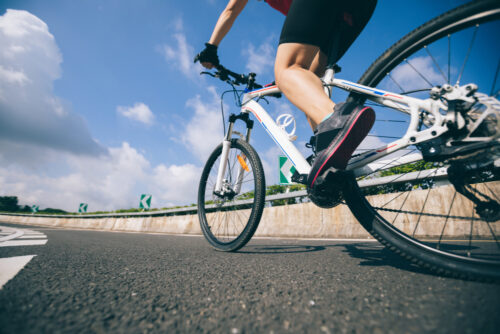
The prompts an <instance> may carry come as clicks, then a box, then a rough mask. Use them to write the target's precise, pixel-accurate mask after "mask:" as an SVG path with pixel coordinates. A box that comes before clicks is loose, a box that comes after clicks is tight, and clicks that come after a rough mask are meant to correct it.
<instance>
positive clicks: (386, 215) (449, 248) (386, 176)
mask: <svg viewBox="0 0 500 334" xmlns="http://www.w3.org/2000/svg"><path fill="white" fill-rule="evenodd" d="M499 18H500V3H499V2H498V1H492V0H483V1H475V2H471V3H468V4H465V5H463V6H460V7H458V8H456V9H453V10H450V11H448V12H446V13H444V14H442V15H441V16H438V17H436V18H434V19H433V20H431V21H429V22H427V23H425V24H423V25H422V26H420V27H418V28H417V29H415V30H414V31H412V32H410V33H409V34H407V35H406V36H405V37H403V38H402V39H401V40H400V41H398V42H397V43H395V44H394V45H393V46H391V47H390V48H389V49H388V50H387V51H385V52H384V53H383V54H382V55H381V56H380V57H379V58H378V59H377V60H375V62H374V63H373V64H372V65H371V66H370V67H369V68H368V70H366V72H365V73H364V74H363V75H362V77H361V79H359V81H358V82H357V83H353V82H349V81H347V80H342V79H338V78H336V77H335V74H336V73H338V72H339V68H338V67H337V66H336V65H332V64H330V65H329V66H328V67H327V70H326V73H325V76H324V77H323V78H322V80H323V83H324V88H325V93H326V94H329V95H330V96H331V92H332V89H333V88H334V87H336V88H340V89H342V90H345V91H347V92H349V97H348V100H349V101H351V102H352V101H355V102H356V103H365V102H366V103H367V104H370V105H371V106H373V107H374V108H376V113H377V122H382V123H381V124H380V125H379V123H377V122H376V126H375V127H374V128H373V129H372V132H371V136H372V137H370V136H369V137H367V139H366V140H365V142H367V143H370V141H372V142H373V141H375V142H376V144H377V145H378V146H376V147H375V148H360V149H359V150H358V151H357V152H355V154H354V155H353V157H352V158H351V160H350V161H349V164H348V167H347V169H346V171H345V172H341V173H340V174H339V173H331V175H332V176H333V179H332V180H333V181H335V182H332V181H329V182H328V183H327V184H329V185H330V186H331V187H332V189H333V190H332V191H331V192H330V193H328V194H329V195H330V196H331V198H330V199H329V200H328V198H327V200H326V201H324V199H323V200H321V199H318V198H314V196H313V195H314V194H309V195H310V197H311V199H312V201H313V202H315V203H316V204H318V205H319V206H321V207H332V206H334V205H336V204H337V203H338V202H339V200H341V199H342V198H343V200H344V201H345V203H346V204H347V205H348V207H349V208H350V210H351V211H352V213H353V215H354V216H355V217H356V218H357V220H358V221H359V222H360V223H361V224H362V225H363V227H364V228H365V229H366V230H367V231H368V232H369V233H370V234H371V235H372V236H373V237H375V238H376V239H377V240H378V241H380V242H381V243H382V244H384V245H386V246H387V247H389V248H390V249H391V250H393V251H395V252H397V253H399V254H401V255H402V256H404V257H405V258H407V259H408V260H409V261H412V262H415V263H417V264H418V265H421V266H425V267H428V268H430V269H431V270H433V271H436V272H438V273H441V274H446V275H451V276H456V277H463V278H481V279H494V280H497V279H500V243H499V240H498V238H497V234H498V233H499V232H498V231H499V230H500V222H499V220H500V204H499V197H498V192H499V191H500V181H499V180H500V145H499V144H500V102H499V101H498V99H497V97H498V95H499V92H498V91H496V92H495V91H494V89H495V87H496V86H495V85H496V80H497V76H498V72H499V67H500V62H498V64H497V66H496V72H494V79H493V86H492V88H491V92H489V94H488V93H486V94H485V93H484V92H485V89H486V87H485V84H484V82H485V79H484V78H483V77H484V76H485V75H486V74H487V70H488V69H485V68H484V67H481V71H476V70H473V71H472V72H471V73H470V80H471V81H468V83H466V84H461V80H462V79H464V78H465V77H464V76H463V75H464V73H466V72H464V70H465V67H466V64H467V62H471V60H470V59H469V57H470V55H471V52H472V50H473V46H474V42H475V40H479V39H480V42H481V43H483V38H484V37H483V36H481V37H478V36H477V35H478V34H477V33H478V30H479V27H481V32H482V31H484V29H486V31H487V32H489V33H488V34H487V35H486V37H489V38H492V43H493V44H489V45H493V46H494V45H497V44H496V41H498V32H499V31H500V29H499V28H500V22H499ZM469 35H472V37H470V43H469V44H468V45H466V50H467V52H466V54H465V60H464V61H463V65H462V66H461V69H460V72H458V80H457V81H456V83H455V84H453V82H452V81H451V77H452V74H453V75H454V76H455V77H456V76H457V75H456V74H457V71H456V70H455V69H454V68H453V67H452V66H451V62H452V49H453V48H452V47H451V43H452V41H455V40H456V39H457V38H458V41H461V38H463V36H469ZM467 38H468V37H467ZM477 43H479V42H477ZM453 50H454V49H453ZM436 51H441V52H444V56H443V57H441V56H435V54H433V53H435V52H436ZM474 54H475V53H474ZM481 55H483V56H482V59H481V62H482V63H483V64H482V65H484V66H486V65H487V64H486V60H487V59H489V58H491V56H489V55H488V54H487V53H482V54H481ZM493 57H498V55H496V56H495V55H494V56H493ZM443 60H444V61H445V62H446V63H447V67H446V68H444V67H443V68H444V70H443V68H442V67H441V66H440V64H439V63H440V62H442V61H443ZM495 60H496V58H495ZM422 62H423V63H425V64H426V65H429V66H428V67H427V70H428V68H429V67H430V68H431V69H432V72H430V73H431V74H432V77H431V78H427V77H426V74H428V73H423V72H424V71H423V70H422V69H421V68H419V66H418V63H422ZM474 64H475V66H476V67H477V66H478V65H477V64H476V63H474ZM424 69H425V67H424ZM491 70H493V69H491ZM408 71H414V73H413V76H412V78H415V77H416V78H418V77H420V78H421V79H422V80H421V81H419V82H418V84H422V83H425V84H426V85H427V86H429V87H424V88H421V87H419V86H417V87H416V88H417V89H405V88H403V87H404V86H407V85H408V83H406V82H400V81H398V80H400V78H403V79H405V78H407V77H405V76H401V73H409V72H408ZM445 71H446V72H447V74H446V73H445ZM479 72H480V73H479ZM203 73H205V74H210V75H212V76H214V77H216V78H219V79H220V80H222V81H224V82H227V83H229V84H230V85H231V87H232V89H231V90H230V91H231V92H233V93H234V94H235V98H236V100H237V103H238V105H239V106H240V107H241V110H240V113H239V114H238V115H236V114H231V115H230V116H229V120H228V123H229V125H228V128H227V131H226V129H224V131H225V137H224V140H223V142H222V143H221V144H220V145H219V146H218V147H217V148H216V149H215V150H214V151H213V153H212V154H211V155H210V157H209V159H208V161H207V163H206V165H205V167H204V169H203V172H202V176H201V180H200V186H199V191H198V216H199V220H200V225H201V229H202V231H203V234H204V236H205V237H206V239H207V240H208V242H209V243H210V244H211V245H212V246H213V247H215V248H216V249H218V250H222V251H236V250H238V249H240V248H241V247H243V246H244V245H245V244H246V243H247V242H248V241H249V240H250V239H251V237H252V236H253V234H254V233H255V231H256V229H257V227H258V224H259V221H260V218H261V216H262V212H263V209H264V202H265V179H264V172H263V168H262V163H261V161H260V158H259V156H258V154H257V152H256V151H255V149H254V148H253V147H252V146H251V145H250V143H249V141H250V135H251V131H252V128H253V125H254V122H253V120H251V119H250V116H249V114H252V115H253V116H255V118H256V119H257V120H258V121H259V123H260V124H261V125H262V126H263V127H264V128H265V129H266V131H267V133H268V134H269V135H270V136H271V138H272V139H273V140H274V141H275V142H276V144H277V145H278V146H279V147H280V148H281V150H282V151H283V152H284V154H285V155H286V156H287V157H288V158H289V159H290V160H291V161H292V163H293V165H294V167H295V169H296V172H295V174H294V176H293V180H294V181H295V182H297V183H304V180H305V179H306V177H307V175H308V173H309V171H310V169H311V164H310V159H309V161H308V160H307V159H306V158H305V157H304V156H303V155H302V154H301V153H300V152H299V150H298V149H297V148H296V147H295V146H294V144H293V143H292V140H293V138H291V137H292V135H293V133H292V134H289V133H288V132H287V131H286V130H285V129H284V127H283V126H280V125H282V124H277V123H276V122H275V121H274V120H273V119H272V118H271V117H270V116H269V114H268V113H267V112H266V111H265V109H264V108H263V107H262V106H261V105H260V104H259V101H260V100H262V99H265V98H266V97H271V96H276V97H278V96H279V95H280V91H279V89H278V88H277V86H276V85H271V86H267V87H262V86H261V85H258V84H257V83H256V82H255V74H254V73H250V74H248V75H242V74H237V73H235V72H232V71H230V70H227V69H226V68H224V67H223V66H218V67H217V69H216V71H215V72H203ZM489 74H490V76H491V72H490V73H489ZM467 75H469V73H468V72H467ZM474 82H477V83H478V84H476V83H474ZM239 85H246V88H245V89H244V91H243V92H241V91H239V90H238V89H237V88H236V87H237V86H239ZM383 87H389V88H391V87H398V88H399V89H400V90H401V92H400V93H393V92H391V91H389V90H386V89H382V88H383ZM223 117H224V116H223ZM287 117H288V116H287ZM384 117H385V118H389V119H387V120H384V119H383V118H384ZM238 120H240V121H243V122H244V123H245V125H246V133H245V134H242V133H239V132H236V131H234V130H233V127H234V124H235V122H236V121H238ZM387 124H391V127H390V128H388V127H387ZM394 124H407V126H405V127H406V128H405V129H404V131H402V133H401V135H398V134H397V133H395V130H394ZM387 131H390V133H387ZM396 132H397V131H396ZM373 138H376V139H375V140H374V139H373ZM387 139H390V140H391V141H390V142H385V141H384V140H387ZM365 142H364V143H365ZM363 145H364V144H363V143H362V146H363ZM338 175H341V177H335V176H338ZM335 185H337V187H340V189H335V188H334V186H335ZM339 194H340V195H339ZM375 194H378V196H376V197H374V196H372V195H375ZM438 203H439V204H438ZM457 203H458V204H457ZM441 204H447V205H446V207H445V208H442V207H441ZM465 213H466V214H465ZM423 226H425V228H426V230H424V229H423ZM450 229H454V231H450ZM450 232H454V234H453V233H450ZM450 235H454V236H453V237H450ZM473 238H475V239H474V241H473Z"/></svg>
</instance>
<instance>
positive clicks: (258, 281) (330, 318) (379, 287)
mask: <svg viewBox="0 0 500 334" xmlns="http://www.w3.org/2000/svg"><path fill="white" fill-rule="evenodd" d="M2 225H5V224H2ZM10 226H12V225H10ZM20 228H25V227H21V226H20ZM31 229H32V230H36V231H40V232H42V233H43V234H45V235H46V236H47V239H48V242H47V243H46V244H45V245H39V246H9V247H0V258H7V257H14V256H22V255H31V254H34V255H37V256H35V257H34V258H33V259H32V260H31V261H30V262H29V263H28V264H27V265H26V267H24V269H22V270H21V271H20V272H19V273H18V274H17V275H16V276H15V277H14V278H13V279H11V280H10V281H9V282H8V283H6V284H5V285H4V286H3V288H2V289H1V290H0V333H76V332H84V333H92V332H94V333H116V332H119V333H122V332H127V333H142V332H144V333H147V332H161V333H174V332H189V333H192V332H214V333H284V332H291V333H303V332H307V333H423V332H427V333H430V332H432V333H498V329H499V328H500V319H499V315H500V286H499V285H495V284H491V283H478V282H470V281H463V280H458V279H451V278H444V277H439V276H436V275H434V274H432V273H429V272H426V271H423V270H421V269H420V268H418V267H415V266H413V265H409V264H407V263H406V262H405V261H404V260H402V259H401V258H399V257H398V256H396V255H393V254H392V253H391V252H390V251H388V250H386V249H384V248H383V247H381V246H380V245H379V244H378V243H376V242H352V241H351V242H341V241H333V240H321V241H314V240H278V239H257V240H253V241H252V242H251V243H250V244H249V245H248V246H247V247H245V248H243V249H242V250H241V251H240V252H238V253H222V252H218V251H215V250H213V249H212V248H211V247H210V246H209V245H208V243H207V242H205V240H204V239H203V238H202V237H189V236H168V235H150V234H131V233H111V232H90V231H73V230H55V229H47V228H31ZM0 269H1V268H0Z"/></svg>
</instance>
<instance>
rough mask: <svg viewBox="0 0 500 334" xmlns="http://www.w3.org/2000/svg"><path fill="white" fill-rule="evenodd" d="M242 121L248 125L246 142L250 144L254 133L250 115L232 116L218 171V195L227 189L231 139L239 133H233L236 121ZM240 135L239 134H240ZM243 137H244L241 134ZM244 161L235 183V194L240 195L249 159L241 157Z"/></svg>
mask: <svg viewBox="0 0 500 334" xmlns="http://www.w3.org/2000/svg"><path fill="white" fill-rule="evenodd" d="M238 119H241V120H242V121H244V122H245V123H246V134H245V137H244V140H245V141H246V142H247V143H248V142H250V135H251V133H252V128H253V121H252V120H251V119H250V118H249V116H248V113H240V114H239V115H235V114H231V115H230V116H229V126H228V129H227V133H226V136H225V138H224V140H223V142H222V154H221V160H220V163H219V170H218V171H217V181H216V183H215V192H216V193H218V194H223V192H224V191H225V190H226V189H223V183H224V175H225V174H226V168H227V161H228V158H229V150H230V149H231V139H232V137H233V133H237V132H236V131H233V128H234V123H235V122H236V120H238ZM238 134H239V133H238ZM239 135H240V136H241V137H243V135H241V134H239ZM240 158H241V159H242V160H243V161H242V162H243V163H242V162H240V163H239V164H238V174H237V176H236V182H235V183H234V189H232V190H233V192H234V194H238V193H239V192H240V190H241V184H242V181H243V177H244V176H245V169H244V165H246V162H247V157H246V156H242V157H240Z"/></svg>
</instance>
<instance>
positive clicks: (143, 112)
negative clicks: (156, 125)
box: [116, 102, 154, 125]
mask: <svg viewBox="0 0 500 334" xmlns="http://www.w3.org/2000/svg"><path fill="white" fill-rule="evenodd" d="M116 111H117V112H118V113H119V114H120V115H122V116H124V117H127V118H129V119H132V120H134V121H138V122H141V123H144V124H146V125H151V124H153V120H154V115H153V113H152V112H151V109H149V107H148V106H147V105H145V104H144V103H142V102H137V103H135V104H134V106H132V107H124V106H118V107H117V108H116Z"/></svg>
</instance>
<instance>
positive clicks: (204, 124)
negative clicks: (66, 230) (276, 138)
mask: <svg viewBox="0 0 500 334" xmlns="http://www.w3.org/2000/svg"><path fill="white" fill-rule="evenodd" d="M465 2H466V1H458V0H455V1H452V0H440V1H435V0H432V1H431V0H420V1H416V0H415V1H397V0H380V1H379V4H378V6H377V8H376V10H375V13H374V15H373V18H372V20H371V21H370V22H369V24H368V26H367V27H366V28H365V30H364V31H363V33H362V34H361V36H360V37H359V38H358V40H357V41H356V42H355V44H354V45H353V46H352V48H351V49H350V50H349V51H348V52H347V54H346V55H345V56H344V58H343V59H342V60H341V61H340V62H339V64H340V65H341V66H342V68H343V71H342V73H341V75H340V76H341V77H342V78H344V79H348V80H353V81H356V80H357V79H358V78H359V77H360V76H361V74H362V73H363V72H364V70H365V69H366V68H367V67H368V66H369V65H370V63H371V62H372V61H373V60H374V59H375V58H376V57H378V56H379V55H380V54H381V53H382V52H383V51H384V50H385V49H387V48H388V47H389V46H390V45H392V44H393V43H394V42H396V41H397V40H398V39H399V38H401V37H402V36H403V35H404V34H406V33H407V32H409V31H410V30H412V29H414V28H415V27H417V26H419V25H420V24H422V23H424V22H426V21H428V20H429V19H431V18H432V17H435V16H437V15H439V14H441V13H442V12H444V11H446V10H448V9H451V8H454V7H456V6H457V5H459V4H462V3H465ZM225 4H226V1H225V0H198V1H173V0H170V1H168V0H165V1H160V0H144V1H132V0H120V1H118V0H114V1H111V0H100V1H94V0H85V1H84V0H74V1H68V0H65V1H63V0H51V1H43V0H31V1H30V0H15V1H10V0H2V1H0V20H3V21H0V38H3V41H4V42H5V43H7V42H8V43H11V44H8V45H11V46H12V47H13V49H12V50H17V49H15V47H16V45H17V47H19V45H21V46H23V45H24V46H26V48H20V49H22V50H24V51H23V52H25V54H26V56H25V57H19V58H16V57H13V56H11V55H10V56H7V55H6V56H4V57H0V66H1V67H0V70H1V69H3V72H2V71H0V89H2V87H3V89H4V93H5V92H9V89H14V88H15V87H14V86H16V85H18V86H22V87H23V90H22V92H23V94H21V93H19V92H20V90H15V91H14V90H13V92H16V93H13V94H11V95H6V96H4V100H3V101H4V102H3V103H4V105H3V106H4V111H3V112H2V111H1V110H0V121H2V120H4V122H5V123H4V124H12V125H11V127H10V129H12V131H11V132H12V133H10V132H9V131H5V132H4V133H5V134H4V135H3V136H2V135H1V134H0V147H2V148H0V195H17V196H19V197H20V199H21V202H23V203H26V204H39V205H41V207H46V206H51V207H59V208H64V209H67V210H70V211H76V210H77V208H78V204H79V203H80V202H86V203H89V204H90V205H89V210H90V211H95V210H103V209H106V210H115V209H119V208H124V207H135V206H137V205H138V198H139V195H140V194H141V193H151V194H153V206H155V207H165V206H168V205H174V204H175V205H178V204H190V203H194V202H195V201H196V199H195V196H196V188H197V183H198V180H199V172H200V170H201V168H202V166H203V164H204V162H205V160H206V158H207V156H208V154H209V153H210V152H211V150H212V149H213V147H215V145H216V144H217V142H219V141H220V137H221V136H222V130H221V121H220V111H219V109H218V106H219V103H220V102H219V100H218V96H220V93H221V92H222V91H223V90H225V88H226V87H225V86H224V84H222V83H220V82H216V81H215V80H211V79H210V78H208V77H200V76H199V75H198V73H199V71H200V70H201V68H200V66H199V65H195V64H193V63H192V61H191V59H192V57H193V56H194V55H195V53H196V52H198V51H199V50H200V49H201V48H202V47H203V43H204V42H206V41H207V40H208V38H209V37H210V33H211V30H212V28H213V26H214V24H215V21H216V19H217V17H218V15H219V13H220V12H221V11H222V9H223V8H224V6H225ZM7 9H13V10H18V11H23V12H14V11H11V12H10V13H11V14H12V15H8V13H7V12H6V10H7ZM14 14H16V15H14ZM283 20H284V16H283V15H282V14H280V13H279V12H277V11H275V10H273V9H272V8H271V7H269V6H267V5H266V4H264V3H262V2H258V1H255V0H250V1H249V3H248V5H247V8H245V10H244V12H243V13H242V15H241V16H240V17H239V18H238V20H237V21H236V23H235V26H234V28H233V30H232V31H231V32H230V34H229V35H228V36H227V38H226V39H225V40H224V41H223V42H222V44H221V46H220V50H219V56H220V59H221V62H222V63H223V64H224V65H225V66H226V67H228V68H231V69H233V70H234V71H238V72H248V71H249V70H252V71H255V72H257V73H258V81H260V82H263V83H266V82H270V81H272V80H273V78H272V65H273V57H274V54H275V51H276V47H277V41H278V37H279V32H280V29H281V25H282V23H283ZM2 22H3V23H2ZM23 27H24V28H26V27H27V28H26V29H27V30H26V33H25V34H23V35H22V36H21V35H20V34H17V35H16V33H15V31H14V30H15V29H24V28H23ZM2 29H3V30H2ZM9 29H14V30H9ZM13 31H14V32H13ZM2 34H3V35H2ZM51 36H52V37H51ZM1 41H2V39H0V42H1ZM4 45H7V44H4ZM18 49H19V48H18ZM9 50H10V49H9ZM26 50H29V51H26ZM13 52H14V51H13ZM16 52H17V51H16ZM5 54H7V52H5ZM2 73H3V74H2ZM30 74H31V76H30ZM2 75H3V76H4V77H3V80H4V81H3V86H2V81H1V80H2ZM38 83H39V84H38ZM1 93H2V91H1V90H0V94H1ZM16 94H20V95H19V96H18V95H16ZM4 95H5V94H4ZM31 96H33V98H31ZM0 97H1V96H0ZM16 99H20V100H19V101H17V100H16ZM36 99H39V102H37V101H38V100H36ZM49 100H50V101H52V102H50V103H48V102H47V101H49ZM334 100H335V98H334ZM0 103H2V100H1V99H0ZM47 103H48V104H47ZM225 103H226V108H228V109H227V111H229V110H231V111H236V109H235V107H234V104H233V102H232V101H231V100H230V99H227V100H226V101H225ZM0 106H2V104H0ZM6 106H8V107H9V108H11V109H8V108H7V107H6ZM51 108H52V109H51ZM40 110H43V111H40ZM268 110H269V112H270V114H271V115H273V116H277V115H278V114H279V113H280V112H289V113H292V114H294V115H295V116H296V118H297V123H298V135H299V140H298V142H299V144H298V145H299V146H303V142H305V141H308V139H309V136H310V135H311V131H310V129H309V127H308V125H307V123H306V121H305V118H304V117H303V115H302V113H301V112H300V111H297V110H296V109H295V108H294V107H293V106H291V105H290V104H288V103H287V102H286V101H285V100H284V99H282V100H280V101H276V102H272V103H271V104H270V105H269V109H268ZM44 113H46V114H44ZM226 114H227V113H226ZM16 115H18V116H19V117H18V118H16V117H17V116H16ZM54 115H56V116H57V115H59V116H57V117H59V118H57V119H56V118H55V117H56V116H54ZM9 122H11V123H9ZM25 122H26V123H25ZM21 124H22V126H21ZM8 129H9V128H7V130H8ZM23 129H24V130H23ZM26 129H27V130H26ZM25 130H26V131H25ZM28 130H29V131H28ZM8 133H10V134H8ZM35 134H37V136H35ZM252 143H253V144H254V145H255V146H256V147H257V149H258V151H259V153H260V154H261V157H262V159H263V160H264V166H265V169H266V176H267V183H268V184H274V183H278V174H277V170H278V161H277V155H278V154H279V152H278V151H277V149H276V148H275V147H274V143H273V142H272V141H271V140H270V139H268V138H267V136H265V134H264V132H263V131H262V130H261V129H260V128H257V129H256V130H255V134H254V137H253V141H252Z"/></svg>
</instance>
